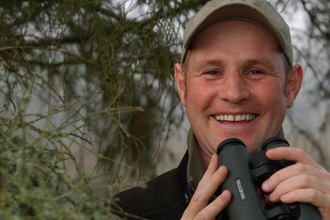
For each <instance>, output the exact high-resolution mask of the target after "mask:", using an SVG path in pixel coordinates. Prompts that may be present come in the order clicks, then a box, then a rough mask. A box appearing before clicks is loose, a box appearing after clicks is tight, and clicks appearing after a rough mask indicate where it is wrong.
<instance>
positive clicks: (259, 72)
mask: <svg viewBox="0 0 330 220" xmlns="http://www.w3.org/2000/svg"><path fill="white" fill-rule="evenodd" d="M249 74H263V72H261V71H260V70H251V71H250V72H249Z"/></svg>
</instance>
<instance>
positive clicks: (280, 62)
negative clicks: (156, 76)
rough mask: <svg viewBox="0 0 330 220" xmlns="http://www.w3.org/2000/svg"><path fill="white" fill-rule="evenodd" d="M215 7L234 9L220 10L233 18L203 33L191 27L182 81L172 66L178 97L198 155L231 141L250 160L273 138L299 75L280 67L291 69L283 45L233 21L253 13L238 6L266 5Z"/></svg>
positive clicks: (270, 34)
mask: <svg viewBox="0 0 330 220" xmlns="http://www.w3.org/2000/svg"><path fill="white" fill-rule="evenodd" d="M218 2H230V3H231V4H232V3H233V2H240V3H237V4H239V6H237V5H231V6H226V10H227V11H230V12H231V14H232V15H233V16H234V17H233V18H232V19H231V18H229V17H227V18H226V19H222V15H219V17H221V19H220V21H218V20H217V19H215V18H212V19H213V21H214V22H213V23H209V24H208V25H206V26H205V27H204V23H203V22H199V23H200V25H202V26H203V27H204V28H199V26H198V25H197V26H196V27H195V28H194V29H193V30H194V31H192V33H194V34H190V35H189V37H185V42H186V43H187V42H190V43H188V44H190V45H187V47H186V49H189V50H190V51H189V59H188V60H186V61H187V63H186V64H187V66H188V71H187V74H186V75H185V74H184V72H183V70H182V67H181V65H179V64H176V70H175V79H176V83H177V87H178V92H179V95H180V98H181V103H182V105H183V106H185V107H186V112H187V116H188V119H189V121H190V124H191V126H192V129H193V131H194V134H195V136H196V139H197V142H198V144H199V146H200V148H201V149H202V150H203V151H204V152H206V153H207V154H209V155H210V154H212V153H215V151H216V147H217V145H218V144H219V143H220V142H221V141H223V140H224V139H227V138H233V137H235V138H240V139H242V140H243V141H244V142H245V144H246V145H247V148H248V150H249V151H250V153H251V154H254V153H255V152H257V151H258V150H259V149H260V145H261V143H262V142H263V141H265V140H266V139H267V138H269V137H272V136H276V135H277V134H278V132H279V130H280V128H281V125H282V122H283V120H284V117H285V113H286V109H287V108H290V107H291V106H292V105H293V101H294V99H295V97H296V96H297V94H298V91H299V89H300V86H301V80H302V70H301V67H300V66H299V65H295V66H294V67H293V68H292V69H291V68H290V69H291V70H290V73H289V74H288V75H287V74H286V69H287V68H286V66H288V65H290V64H288V63H292V55H290V54H291V52H283V51H286V50H290V47H291V46H289V47H288V48H283V47H284V45H286V43H283V44H281V43H279V40H278V38H277V37H276V36H274V34H273V32H270V31H268V30H267V29H265V28H264V27H261V26H260V25H256V24H255V22H251V20H250V19H248V17H245V18H244V19H241V18H237V15H238V14H240V13H243V14H244V13H245V12H244V11H242V10H241V9H242V8H243V9H246V10H255V9H251V8H250V9H248V8H247V6H241V4H243V3H244V2H245V4H247V3H248V2H254V3H256V2H259V3H256V4H267V5H268V3H266V2H264V1H262V0H259V1H257V0H246V1H244V0H241V1H238V0H236V1H229V0H225V1H221V0H218ZM260 2H263V3H260ZM212 4H217V1H213V2H212ZM219 4H220V3H219ZM269 7H270V6H269ZM203 11H204V10H203V9H201V11H200V12H203ZM220 11H222V9H220ZM237 11H238V12H240V13H238V12H237ZM200 12H199V13H200ZM214 13H217V10H215V12H214ZM255 13H259V12H255ZM245 14H246V13H245ZM197 16H198V15H196V17H197ZM212 16H213V17H216V15H214V14H212ZM196 17H195V18H196ZM258 19H261V18H260V17H259V18H258ZM206 20H207V19H206ZM195 22H197V21H195ZM264 25H265V24H263V26H264ZM189 28H190V29H191V24H190V26H188V27H187V29H188V30H189ZM290 45H291V42H290ZM291 50H292V48H291ZM185 56H186V51H183V56H182V60H183V62H184V61H185V59H187V58H186V57H185Z"/></svg>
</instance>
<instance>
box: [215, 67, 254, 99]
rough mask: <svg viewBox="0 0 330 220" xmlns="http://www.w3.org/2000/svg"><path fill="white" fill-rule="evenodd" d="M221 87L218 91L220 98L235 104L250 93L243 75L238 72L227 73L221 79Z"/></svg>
mask: <svg viewBox="0 0 330 220" xmlns="http://www.w3.org/2000/svg"><path fill="white" fill-rule="evenodd" d="M220 87H221V88H220V89H219V91H218V96H219V98H220V99H222V100H225V101H229V102H230V103H234V104H237V103H239V102H241V101H242V100H247V99H249V98H250V96H251V93H250V90H249V89H248V86H247V84H246V82H245V81H244V76H243V75H242V74H239V73H227V74H226V76H225V78H224V79H223V80H222V85H221V86H220Z"/></svg>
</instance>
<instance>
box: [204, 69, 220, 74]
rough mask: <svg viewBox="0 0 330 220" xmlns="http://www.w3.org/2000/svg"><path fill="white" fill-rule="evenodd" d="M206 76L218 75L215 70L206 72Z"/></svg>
mask: <svg viewBox="0 0 330 220" xmlns="http://www.w3.org/2000/svg"><path fill="white" fill-rule="evenodd" d="M206 74H211V75H218V74H220V73H219V72H218V71H216V70H211V71H207V72H206Z"/></svg>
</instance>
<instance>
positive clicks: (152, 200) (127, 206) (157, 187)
mask: <svg viewBox="0 0 330 220" xmlns="http://www.w3.org/2000/svg"><path fill="white" fill-rule="evenodd" d="M176 170H177V169H173V170H170V171H168V172H166V173H164V174H162V175H160V176H158V177H156V178H154V179H153V180H150V181H149V182H147V183H146V185H147V187H146V188H141V187H134V188H132V189H128V190H126V191H123V192H121V193H119V194H117V195H116V196H115V198H118V202H116V204H117V205H118V206H119V207H121V209H122V210H123V211H124V212H126V213H129V214H133V215H137V216H140V217H143V218H147V219H157V220H162V219H166V220H168V219H173V220H175V219H180V218H181V216H182V213H183V212H184V210H185V209H186V207H187V203H186V201H185V198H184V195H183V193H182V192H181V190H180V186H179V183H178V180H177V174H176ZM130 219H134V218H130Z"/></svg>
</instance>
